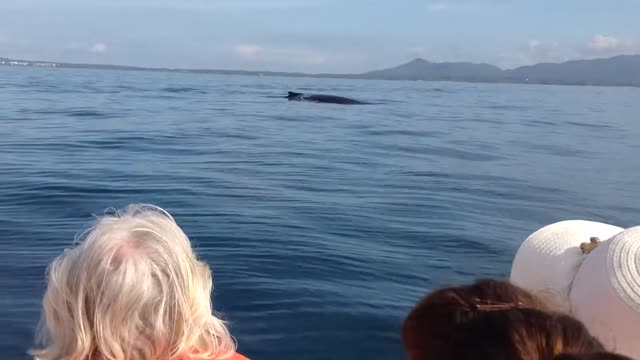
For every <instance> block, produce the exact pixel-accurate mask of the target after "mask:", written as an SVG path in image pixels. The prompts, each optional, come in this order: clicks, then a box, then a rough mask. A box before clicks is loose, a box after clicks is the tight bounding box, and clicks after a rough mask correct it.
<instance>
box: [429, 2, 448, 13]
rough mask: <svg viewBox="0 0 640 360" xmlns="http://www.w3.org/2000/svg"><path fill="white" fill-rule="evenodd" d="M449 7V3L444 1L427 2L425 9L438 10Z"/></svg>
mask: <svg viewBox="0 0 640 360" xmlns="http://www.w3.org/2000/svg"><path fill="white" fill-rule="evenodd" d="M448 9H449V4H447V3H444V2H436V3H429V4H427V11H428V12H439V11H445V10H448Z"/></svg>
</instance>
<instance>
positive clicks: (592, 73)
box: [0, 55, 640, 87]
mask: <svg viewBox="0 0 640 360" xmlns="http://www.w3.org/2000/svg"><path fill="white" fill-rule="evenodd" d="M0 66H16V67H38V68H55V69H57V68H62V69H94V70H120V71H149V72H172V73H187V74H217V75H245V76H281V77H298V78H300V77H307V78H333V79H359V80H404V81H450V82H466V83H493V84H532V85H570V86H612V87H640V55H620V56H615V57H612V58H604V59H593V60H574V61H568V62H564V63H541V64H536V65H531V66H522V67H519V68H515V69H510V70H502V69H499V68H498V67H495V66H493V65H489V64H476V63H469V62H455V63H453V62H450V63H432V62H429V61H427V60H424V59H415V60H412V61H410V62H408V63H406V64H402V65H399V66H397V67H393V68H388V69H382V70H375V71H370V72H365V73H359V74H331V73H302V72H279V71H257V70H220V69H177V68H153V67H140V66H127V65H106V64H105V65H103V64H76V63H66V62H51V61H37V60H19V59H11V58H3V57H0Z"/></svg>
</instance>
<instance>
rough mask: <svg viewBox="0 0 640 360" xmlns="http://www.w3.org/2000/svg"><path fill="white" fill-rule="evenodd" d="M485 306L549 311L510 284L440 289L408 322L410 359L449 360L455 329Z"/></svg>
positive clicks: (404, 333) (405, 337)
mask: <svg viewBox="0 0 640 360" xmlns="http://www.w3.org/2000/svg"><path fill="white" fill-rule="evenodd" d="M482 306H484V307H485V309H487V308H500V307H505V306H526V307H530V308H537V309H545V306H544V305H543V303H542V302H541V301H540V300H539V299H538V298H536V297H535V296H534V295H532V294H530V293H529V292H527V291H526V290H524V289H522V288H520V287H517V286H515V285H513V284H511V283H509V282H507V281H499V280H478V281H476V282H475V283H473V284H471V285H465V286H455V287H447V288H443V289H439V290H436V291H435V292H433V293H431V294H428V295H427V296H425V297H424V298H423V299H422V300H421V301H420V302H419V303H418V304H417V305H416V306H415V307H414V308H413V309H412V310H411V312H410V313H409V315H408V316H407V318H406V319H405V321H404V324H403V327H402V343H403V346H404V349H405V352H406V353H407V355H408V358H409V359H410V360H425V359H437V360H439V359H447V358H449V353H450V345H449V343H450V341H451V338H452V336H453V333H454V330H455V328H456V327H457V326H458V325H460V324H463V323H465V322H467V321H469V320H470V319H473V318H474V317H475V316H477V315H478V313H479V308H480V307H482Z"/></svg>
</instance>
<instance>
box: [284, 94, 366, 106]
mask: <svg viewBox="0 0 640 360" xmlns="http://www.w3.org/2000/svg"><path fill="white" fill-rule="evenodd" d="M285 98H287V99H289V101H309V102H316V103H329V104H347V105H356V104H368V103H366V102H363V101H358V100H354V99H349V98H347V97H342V96H336V95H324V94H303V93H298V92H293V91H289V94H288V95H287V96H285Z"/></svg>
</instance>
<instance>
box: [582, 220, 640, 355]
mask: <svg viewBox="0 0 640 360" xmlns="http://www.w3.org/2000/svg"><path fill="white" fill-rule="evenodd" d="M570 301H571V306H572V310H573V311H572V313H573V316H575V317H576V318H577V319H579V320H580V321H582V322H583V323H584V324H585V325H586V326H587V328H588V329H589V331H590V332H591V334H592V335H594V336H596V337H597V338H598V339H600V341H601V342H602V343H603V345H605V347H606V348H607V349H608V350H610V351H614V352H618V353H621V354H624V355H627V356H629V357H631V358H634V359H640V226H638V227H633V228H629V229H627V230H625V231H624V232H622V233H620V234H618V235H616V236H615V237H613V238H612V239H611V240H609V241H607V242H605V243H603V244H601V245H600V246H599V247H598V248H596V249H595V250H594V251H593V252H592V253H591V254H589V255H588V256H587V258H586V260H585V261H584V262H583V264H582V265H581V266H580V269H579V271H578V272H577V274H576V277H575V280H574V283H573V287H572V290H571V294H570Z"/></svg>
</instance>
